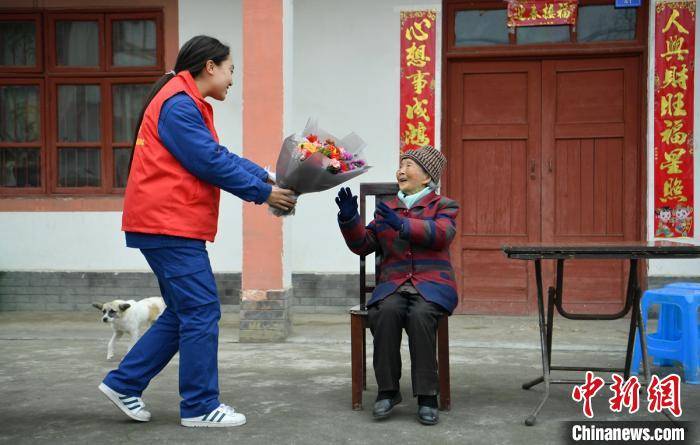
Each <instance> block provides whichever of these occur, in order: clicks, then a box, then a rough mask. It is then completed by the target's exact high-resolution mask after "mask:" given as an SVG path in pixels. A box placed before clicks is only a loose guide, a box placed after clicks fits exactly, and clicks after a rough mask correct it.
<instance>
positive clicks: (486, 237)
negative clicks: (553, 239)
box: [447, 62, 541, 314]
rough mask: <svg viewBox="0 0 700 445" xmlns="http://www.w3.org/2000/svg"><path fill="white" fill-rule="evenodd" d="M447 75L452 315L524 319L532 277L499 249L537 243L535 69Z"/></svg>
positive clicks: (467, 66)
mask: <svg viewBox="0 0 700 445" xmlns="http://www.w3.org/2000/svg"><path fill="white" fill-rule="evenodd" d="M449 76H450V77H449V81H448V85H449V86H448V88H449V94H448V103H447V105H448V116H449V128H448V138H449V144H450V148H449V152H448V155H449V157H450V160H449V163H448V165H449V169H450V170H449V171H450V174H449V184H448V193H450V194H451V195H452V196H453V197H455V198H456V199H458V200H459V201H460V204H461V212H460V219H459V222H458V236H457V240H456V242H455V243H453V249H454V250H453V252H452V258H453V262H454V265H455V266H456V270H457V271H458V275H459V276H460V280H459V285H460V305H459V307H458V309H457V312H460V313H504V314H523V313H527V312H529V311H530V310H531V307H530V305H531V302H532V300H533V298H532V295H529V293H531V291H528V289H529V285H530V284H529V283H530V281H531V278H532V277H531V272H532V271H528V269H529V268H530V266H528V264H527V263H525V262H522V261H510V260H508V259H506V258H505V256H504V255H503V253H502V252H501V246H502V245H503V244H505V243H510V242H513V243H516V242H536V241H539V239H540V221H541V218H540V173H539V171H540V158H541V155H540V145H541V143H540V134H541V121H540V113H541V105H540V102H541V92H540V85H541V73H540V63H539V62H491V63H483V62H464V63H456V64H451V65H450V69H449ZM459 271H461V274H460V273H459Z"/></svg>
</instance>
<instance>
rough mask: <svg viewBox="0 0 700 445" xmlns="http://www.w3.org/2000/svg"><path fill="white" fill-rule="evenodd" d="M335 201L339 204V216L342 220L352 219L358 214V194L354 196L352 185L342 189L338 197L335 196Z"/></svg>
mask: <svg viewBox="0 0 700 445" xmlns="http://www.w3.org/2000/svg"><path fill="white" fill-rule="evenodd" d="M335 203H336V204H338V208H339V209H340V212H338V216H339V217H340V220H341V221H350V220H351V219H353V218H355V215H357V195H354V196H353V194H352V191H351V190H350V187H344V188H341V189H340V191H339V192H338V197H337V198H335Z"/></svg>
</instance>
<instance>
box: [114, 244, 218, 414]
mask: <svg viewBox="0 0 700 445" xmlns="http://www.w3.org/2000/svg"><path fill="white" fill-rule="evenodd" d="M141 252H142V253H143V255H144V256H145V257H146V260H147V261H148V264H149V265H150V266H151V269H153V272H154V273H155V274H156V277H157V278H158V284H159V285H160V292H161V294H162V295H163V299H164V300H165V304H166V306H167V307H166V309H165V311H164V312H163V314H162V315H161V316H160V317H159V318H158V320H157V321H156V322H155V323H154V324H153V326H151V328H150V329H148V330H147V331H146V332H145V333H144V335H143V336H142V337H141V338H140V339H139V341H138V342H137V343H136V344H135V345H134V347H133V348H132V349H131V351H129V353H128V354H127V355H126V356H125V357H124V359H123V360H122V362H121V363H120V364H119V368H118V369H116V370H114V371H111V372H110V373H109V374H107V377H105V379H104V383H105V385H107V386H109V387H110V388H112V389H113V390H115V391H117V392H119V393H121V394H125V395H129V396H133V397H140V396H141V394H142V392H143V391H144V390H145V389H146V386H148V383H149V382H150V381H151V379H152V378H153V377H155V376H156V375H157V374H158V373H159V372H160V371H161V370H162V369H163V368H164V367H165V365H167V364H168V362H169V361H170V359H171V358H172V357H173V356H174V355H175V353H176V352H178V351H179V352H180V395H181V396H182V399H183V400H182V402H181V403H180V416H181V417H183V418H187V417H197V416H203V415H204V414H207V413H209V412H211V411H213V410H214V409H215V408H217V407H218V406H219V404H220V402H219V374H218V365H217V351H218V346H219V326H218V322H219V319H220V318H221V307H220V304H219V298H218V294H217V291H216V282H215V281H214V274H213V273H212V270H211V265H210V263H209V257H208V255H207V251H206V249H205V248H204V243H202V247H201V248H195V247H167V248H158V249H142V250H141Z"/></svg>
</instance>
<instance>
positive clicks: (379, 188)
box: [350, 182, 451, 411]
mask: <svg viewBox="0 0 700 445" xmlns="http://www.w3.org/2000/svg"><path fill="white" fill-rule="evenodd" d="M398 191H399V187H398V184H396V183H394V182H381V183H365V184H360V217H361V218H362V221H363V222H364V221H365V214H366V205H365V201H366V198H367V196H374V197H375V199H376V202H379V201H388V200H390V199H391V198H393V197H394V196H396V193H398ZM380 254H381V252H376V253H375V264H374V276H375V280H376V277H378V276H379V274H378V272H379V264H380V262H381V255H380ZM373 290H374V286H370V285H368V284H367V274H366V271H365V257H364V256H361V257H360V304H359V305H357V306H354V307H352V308H351V309H350V345H351V351H352V352H351V367H352V409H354V410H361V409H362V391H363V390H365V389H367V347H366V340H367V338H366V331H365V329H366V328H367V307H366V305H365V302H366V297H367V294H371V293H372V291H373ZM447 318H448V317H447V316H444V317H440V321H439V323H438V331H437V347H438V351H437V355H438V357H437V361H438V379H439V381H440V409H441V410H442V411H448V410H449V409H450V407H451V400H450V355H449V338H448V331H447Z"/></svg>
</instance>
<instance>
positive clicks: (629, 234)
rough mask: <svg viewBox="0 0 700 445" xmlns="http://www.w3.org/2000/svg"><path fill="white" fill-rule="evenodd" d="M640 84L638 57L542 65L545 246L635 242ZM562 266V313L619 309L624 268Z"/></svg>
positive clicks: (596, 264)
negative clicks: (564, 268) (563, 278)
mask: <svg viewBox="0 0 700 445" xmlns="http://www.w3.org/2000/svg"><path fill="white" fill-rule="evenodd" d="M638 77H639V67H638V59H637V58H618V59H581V60H566V61H545V62H542V84H543V88H542V115H543V120H542V122H543V123H542V133H543V136H542V142H543V145H542V157H543V164H544V165H545V169H544V171H543V178H542V240H543V242H545V243H546V242H556V243H561V242H563V243H576V242H586V241H596V242H606V241H610V242H614V241H624V240H634V239H638V231H637V227H639V219H638V218H639V215H640V209H639V199H638V196H639V194H640V192H641V187H640V184H639V178H638V141H637V139H638V134H639V119H640V117H639V112H638V108H639V104H638V89H637V87H638V83H637V82H638ZM565 267H566V272H565V282H564V295H565V307H566V308H568V309H569V310H573V311H578V312H615V311H617V310H619V309H621V308H622V306H623V303H624V291H625V288H624V286H625V283H626V270H625V266H624V263H623V262H621V261H588V260H586V261H567V262H566V263H565ZM547 270H548V272H549V275H550V282H551V280H552V279H553V276H552V274H551V268H548V269H547Z"/></svg>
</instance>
